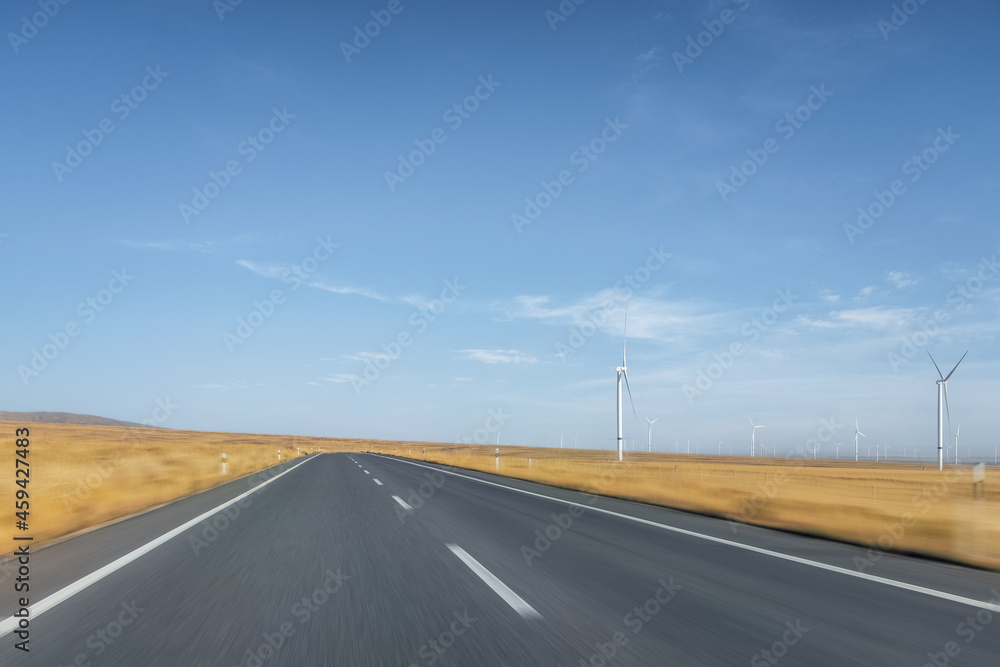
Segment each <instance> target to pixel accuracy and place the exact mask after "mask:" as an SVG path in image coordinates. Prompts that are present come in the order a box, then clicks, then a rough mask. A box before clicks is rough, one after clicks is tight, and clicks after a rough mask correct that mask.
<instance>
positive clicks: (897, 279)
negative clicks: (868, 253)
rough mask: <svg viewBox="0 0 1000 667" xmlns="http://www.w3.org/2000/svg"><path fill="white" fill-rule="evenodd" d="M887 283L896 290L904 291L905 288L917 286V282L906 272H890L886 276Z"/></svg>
mask: <svg viewBox="0 0 1000 667" xmlns="http://www.w3.org/2000/svg"><path fill="white" fill-rule="evenodd" d="M885 281H886V282H887V283H889V284H890V285H892V286H893V287H895V288H896V289H903V288H904V287H910V286H911V285H916V284H917V280H916V279H915V278H913V277H912V276H911V275H910V274H909V273H906V272H905V271H888V272H887V273H886V274H885Z"/></svg>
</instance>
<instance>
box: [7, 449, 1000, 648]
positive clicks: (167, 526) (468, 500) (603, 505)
mask: <svg viewBox="0 0 1000 667" xmlns="http://www.w3.org/2000/svg"><path fill="white" fill-rule="evenodd" d="M278 474H281V476H277V477H276V475H278ZM263 482H267V483H266V484H265V485H264V486H262V487H260V488H259V489H257V490H253V489H254V488H255V487H256V486H257V485H259V484H261V483H263ZM247 492H249V493H247ZM244 494H246V495H244ZM240 496H243V497H242V498H241V499H240V500H239V501H238V502H232V501H233V500H234V499H237V498H240ZM226 503H230V504H229V505H228V507H226V509H225V510H219V511H218V512H217V513H213V510H215V509H216V508H220V507H221V506H223V505H225V504H226ZM407 508H408V509H407ZM237 510H238V511H237ZM206 513H210V514H208V516H207V517H205V518H204V519H203V520H199V517H201V516H202V515H205V514H206ZM195 520H197V521H196V523H195V524H194V525H192V526H190V527H187V528H184V529H183V530H179V531H178V530H176V529H178V528H180V527H182V526H184V525H185V524H188V523H191V522H192V521H195ZM213 524H214V525H213ZM172 531H173V533H172ZM151 543H152V544H151ZM865 555H866V554H865V550H864V549H862V548H858V547H854V546H850V545H844V544H839V543H835V542H828V541H824V540H819V539H813V538H808V537H803V536H798V535H792V534H788V533H782V532H779V531H770V530H765V529H758V528H753V527H748V526H744V527H740V528H739V529H738V531H737V532H736V533H735V534H734V531H733V529H732V527H731V526H730V525H729V524H728V523H727V522H725V521H720V520H717V519H712V518H707V517H701V516H697V515H692V514H687V513H683V512H677V511H673V510H668V509H662V508H656V507H650V506H646V505H641V504H637V503H629V502H625V501H619V500H613V499H608V498H598V497H595V496H588V495H586V494H582V493H575V492H569V491H564V490H560V489H553V488H550V487H544V486H540V485H536V484H531V483H527V482H519V481H516V480H509V479H505V478H502V477H496V476H492V475H486V474H481V473H470V472H467V471H458V470H451V469H446V468H442V467H440V466H425V465H423V464H415V463H412V462H408V461H403V460H399V459H392V458H388V457H382V456H376V455H369V454H353V455H347V454H325V455H319V456H313V457H309V458H307V459H305V460H298V461H293V462H290V463H286V464H283V465H282V466H279V467H278V468H275V469H272V470H271V471H268V472H267V473H266V474H258V475H255V476H252V477H248V478H244V479H241V480H237V481H234V482H232V483H230V484H227V485H225V486H223V487H219V488H216V489H213V490H211V491H208V492H205V493H202V494H199V495H197V496H193V497H191V498H187V499H184V500H181V501H178V502H176V503H172V504H170V505H168V506H165V507H162V508H159V509H157V510H155V511H152V512H148V513H146V514H143V515H140V516H137V517H134V518H131V519H129V520H126V521H123V522H120V523H117V524H114V525H110V526H106V527H104V528H101V529H99V530H96V531H93V532H90V533H87V534H85V535H81V536H79V537H76V538H73V539H70V540H67V541H64V542H62V543H59V544H55V545H52V546H50V547H48V548H45V549H42V550H39V551H37V552H35V553H34V554H33V555H32V557H31V600H32V604H33V605H36V606H35V607H34V608H33V610H32V611H33V616H32V620H31V625H30V633H31V634H30V644H29V646H30V648H31V651H30V653H24V652H22V651H18V650H16V649H14V644H15V642H16V641H18V639H17V637H16V636H15V635H14V634H12V629H13V626H14V622H13V620H12V619H11V617H10V615H11V614H12V613H13V611H14V610H15V599H14V593H13V585H12V581H13V578H12V577H11V576H10V575H3V574H0V578H2V579H3V581H2V583H0V586H2V588H0V610H2V611H3V618H4V620H3V621H0V630H2V642H3V643H2V645H0V665H5V666H7V665H11V666H14V665H46V666H59V667H63V666H67V665H79V666H86V665H122V666H128V667H138V666H145V665H171V666H175V665H176V666H180V665H183V666H185V667H188V666H200V665H213V666H214V665H221V666H225V667H233V666H240V667H272V666H275V665H294V666H308V665H338V666H339V665H386V666H392V667H396V666H399V667H409V666H411V665H415V666H425V665H426V666H430V665H456V666H474V665H517V666H519V667H521V666H529V665H545V666H550V665H567V666H573V667H577V666H580V665H592V666H593V667H600V666H602V665H608V666H612V665H684V666H693V665H751V666H755V665H774V664H780V665H811V666H814V665H837V666H843V665H879V666H884V665H914V666H915V667H920V666H922V665H928V664H929V665H935V667H941V666H943V665H990V666H991V667H995V665H997V664H1000V575H998V574H996V573H992V572H984V571H981V570H975V569H971V568H964V567H959V566H956V565H951V564H946V563H938V562H933V561H927V560H921V559H916V558H909V557H905V556H888V555H886V556H883V557H882V558H881V559H879V560H878V561H877V562H874V563H873V564H872V565H871V566H870V567H866V568H865V569H864V573H863V574H860V573H859V571H858V568H857V567H856V560H855V558H856V557H864V556H865ZM0 572H2V570H0ZM994 621H996V622H994Z"/></svg>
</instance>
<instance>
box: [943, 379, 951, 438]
mask: <svg viewBox="0 0 1000 667" xmlns="http://www.w3.org/2000/svg"><path fill="white" fill-rule="evenodd" d="M944 410H945V412H946V413H947V414H948V439H949V440H951V439H952V430H951V408H950V407H948V383H947V382H945V383H944Z"/></svg>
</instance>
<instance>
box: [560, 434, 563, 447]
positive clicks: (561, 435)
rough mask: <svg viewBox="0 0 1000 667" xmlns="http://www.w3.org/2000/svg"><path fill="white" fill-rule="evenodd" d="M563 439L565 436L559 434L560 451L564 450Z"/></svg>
mask: <svg viewBox="0 0 1000 667" xmlns="http://www.w3.org/2000/svg"><path fill="white" fill-rule="evenodd" d="M562 437H563V434H562V433H560V434H559V449H562Z"/></svg>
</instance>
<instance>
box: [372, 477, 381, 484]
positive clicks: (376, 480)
mask: <svg viewBox="0 0 1000 667" xmlns="http://www.w3.org/2000/svg"><path fill="white" fill-rule="evenodd" d="M372 479H374V480H375V483H376V484H378V485H379V486H382V482H380V481H378V479H376V478H375V477H372Z"/></svg>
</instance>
